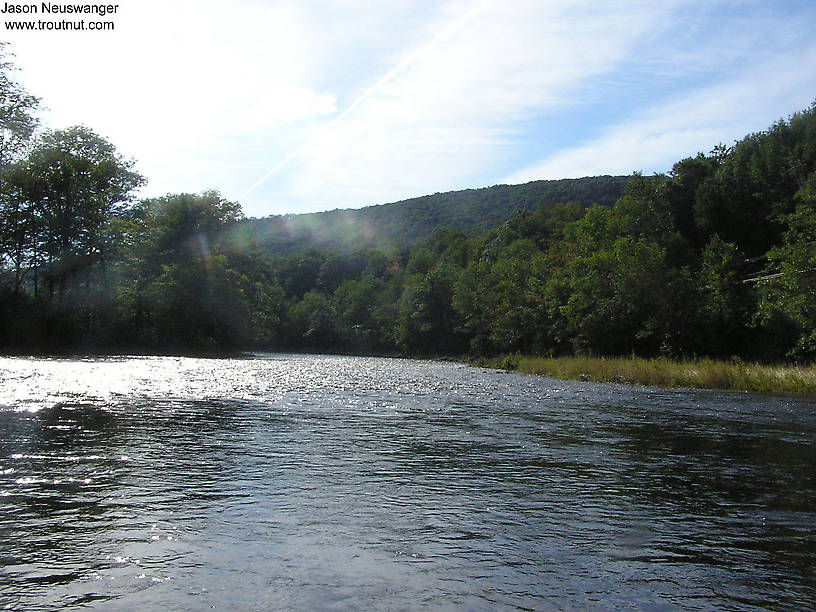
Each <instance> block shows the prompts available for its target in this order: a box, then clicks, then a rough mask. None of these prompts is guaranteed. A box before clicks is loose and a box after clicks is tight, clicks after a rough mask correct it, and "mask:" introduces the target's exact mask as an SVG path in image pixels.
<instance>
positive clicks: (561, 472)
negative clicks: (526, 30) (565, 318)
mask: <svg viewBox="0 0 816 612" xmlns="http://www.w3.org/2000/svg"><path fill="white" fill-rule="evenodd" d="M814 408H816V404H814V403H813V402H808V401H806V400H798V399H796V400H795V399H790V398H773V397H766V396H750V395H744V394H726V393H711V392H696V391H661V390H655V389H637V388H631V387H625V386H604V385H595V384H589V383H569V382H556V381H552V380H547V379H539V378H533V377H525V376H519V375H511V374H506V373H502V372H495V371H489V370H479V369H475V368H467V367H464V366H461V365H456V364H444V363H433V362H412V361H403V360H388V359H367V358H353V357H314V356H280V355H277V356H257V357H255V358H251V359H235V360H197V359H182V358H120V359H93V360H33V359H0V568H2V569H0V604H1V605H5V606H8V607H10V608H11V609H32V608H52V609H56V608H61V607H66V606H77V607H78V606H82V607H90V608H99V609H105V610H108V609H122V610H125V609H143V608H146V609H155V608H159V607H160V606H161V607H167V608H169V609H174V610H175V609H202V608H210V607H215V608H217V609H231V608H236V609H309V608H318V609H347V608H353V609H368V608H373V609H416V608H432V609H476V610H488V609H497V608H498V609H515V608H519V609H562V608H596V609H610V608H613V609H617V608H629V609H632V608H634V609H649V610H659V609H676V608H681V609H700V610H707V609H711V608H727V609H764V608H774V609H791V610H794V609H802V608H805V607H808V606H812V604H813V602H814V601H816V571H814V570H816V533H814V525H816V410H814Z"/></svg>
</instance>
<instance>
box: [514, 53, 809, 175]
mask: <svg viewBox="0 0 816 612" xmlns="http://www.w3.org/2000/svg"><path fill="white" fill-rule="evenodd" d="M814 65H816V45H814V46H812V47H810V48H809V49H805V50H803V51H802V52H801V53H799V54H797V55H795V56H793V57H788V58H781V59H780V61H777V62H770V63H767V64H766V65H764V66H760V67H752V68H751V69H750V70H749V71H746V72H744V73H743V74H741V75H739V76H738V77H736V78H734V79H732V80H729V81H728V82H725V83H721V84H717V85H713V86H708V87H704V88H701V89H699V90H696V91H693V92H689V93H685V94H684V95H682V96H680V97H679V98H676V99H672V100H671V101H668V102H661V103H659V104H657V105H654V106H651V107H649V108H644V109H640V110H639V112H638V113H637V116H636V117H634V118H630V119H627V120H626V121H623V122H621V123H619V124H616V125H613V126H610V127H608V128H607V129H606V130H604V131H603V133H602V134H601V135H599V136H597V137H594V138H591V139H589V140H588V141H587V142H584V143H581V144H578V145H576V146H573V147H566V148H564V149H561V150H559V151H557V152H554V153H553V154H552V155H550V156H548V157H546V158H544V159H542V160H540V161H538V162H536V163H534V164H531V165H529V166H527V167H524V168H522V169H520V170H516V171H514V172H512V173H510V174H509V175H508V176H506V177H505V178H504V179H503V181H502V182H506V183H524V182H527V181H532V180H538V179H556V178H571V177H582V176H593V175H599V174H630V173H632V172H635V171H645V172H647V173H650V172H665V171H668V170H669V169H670V168H671V166H672V164H673V163H674V162H676V161H678V160H679V159H681V158H682V157H686V156H693V155H696V154H697V153H698V152H704V153H707V152H709V151H710V150H711V149H712V148H713V147H714V146H715V145H718V144H725V145H731V144H733V143H734V141H735V140H737V139H739V138H741V137H743V136H745V135H746V134H747V133H749V132H753V131H757V130H761V129H764V128H766V127H768V126H769V125H770V124H771V123H773V122H774V121H776V120H778V119H781V118H784V117H783V115H784V114H787V113H785V112H784V111H785V110H796V109H802V108H806V107H807V106H808V105H809V104H810V102H812V100H813V98H814V96H816V72H814V70H813V67H814Z"/></svg>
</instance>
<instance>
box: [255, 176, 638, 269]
mask: <svg viewBox="0 0 816 612" xmlns="http://www.w3.org/2000/svg"><path fill="white" fill-rule="evenodd" d="M629 178H631V177H629V176H612V175H602V176H592V177H583V178H577V179H558V180H540V181H532V182H529V183H523V184H520V185H507V184H501V185H493V186H491V187H482V188H475V189H463V190H458V191H448V192H439V193H434V194H430V195H424V196H418V197H415V198H409V199H406V200H400V201H397V202H389V203H385V204H375V205H372V206H366V207H364V208H357V209H352V208H345V209H335V210H330V211H324V212H316V213H301V214H285V215H271V216H268V217H251V218H247V219H246V223H248V224H249V225H250V226H251V227H252V228H253V229H254V231H255V234H256V238H257V240H258V243H259V244H260V245H261V247H262V249H263V250H264V251H265V252H266V253H267V254H269V255H273V256H285V255H289V254H292V253H296V252H300V251H304V250H307V249H309V248H318V249H322V250H329V251H333V252H338V253H347V252H350V251H355V250H359V249H363V248H381V249H382V248H396V247H400V246H406V245H409V244H412V243H414V242H417V241H419V240H422V239H424V238H426V237H427V236H429V235H430V234H431V232H433V230H434V229H436V228H447V229H451V230H455V231H461V232H463V233H466V234H471V233H474V232H478V231H484V230H487V229H490V228H491V227H495V226H496V225H498V224H500V223H503V222H504V221H506V220H507V219H509V218H510V216H511V215H512V214H513V213H515V212H516V211H517V210H532V209H534V208H535V207H536V206H538V205H540V204H552V205H554V204H563V203H567V202H576V203H578V204H581V205H582V206H590V205H592V204H600V205H602V206H612V205H614V204H615V202H616V201H617V200H618V198H620V196H621V195H622V193H623V188H624V186H625V185H626V182H627V181H628V180H629Z"/></svg>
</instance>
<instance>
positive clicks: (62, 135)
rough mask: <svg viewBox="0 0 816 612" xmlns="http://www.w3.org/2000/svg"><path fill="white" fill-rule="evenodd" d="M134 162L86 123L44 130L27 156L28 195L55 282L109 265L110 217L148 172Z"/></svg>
mask: <svg viewBox="0 0 816 612" xmlns="http://www.w3.org/2000/svg"><path fill="white" fill-rule="evenodd" d="M132 168H133V162H132V161H130V160H126V159H125V158H123V157H122V156H121V155H120V154H119V153H118V152H117V151H116V148H115V147H114V146H113V144H111V143H110V142H108V141H107V140H105V139H104V138H102V137H100V136H98V135H97V134H95V133H94V132H92V131H91V130H89V129H88V128H85V127H81V126H80V127H73V128H69V129H67V130H57V131H49V132H46V133H45V134H43V136H42V137H40V139H39V140H38V142H37V143H36V145H35V146H34V148H33V150H32V151H31V153H30V154H29V156H28V158H27V159H26V162H25V168H24V171H25V174H26V175H27V181H26V183H25V192H26V197H27V198H28V200H29V201H30V202H31V203H32V205H33V206H34V207H35V208H36V210H37V214H38V216H39V219H40V224H41V226H40V231H41V239H40V240H41V243H42V252H43V255H44V257H45V258H46V260H47V261H46V264H47V270H46V272H47V274H48V276H49V278H50V281H51V283H50V288H51V289H52V290H53V286H54V284H56V285H57V288H58V289H59V297H60V300H59V301H60V303H61V302H62V297H63V294H64V292H65V289H66V284H67V281H68V280H69V279H70V278H71V277H72V276H75V275H77V274H78V273H79V272H80V271H82V270H83V269H84V268H87V267H89V266H92V265H94V264H96V263H102V264H103V265H104V263H105V260H106V255H107V254H106V253H105V251H104V248H105V245H106V240H105V236H104V231H105V229H106V227H107V222H108V220H109V219H110V218H111V216H113V215H114V214H115V213H116V212H118V209H119V207H121V206H122V205H124V204H126V203H128V202H129V201H130V200H131V197H132V192H133V190H134V189H135V188H136V187H138V186H139V185H141V184H142V183H143V180H144V179H143V178H142V177H141V176H140V175H139V174H138V173H136V172H134V171H133V169H132Z"/></svg>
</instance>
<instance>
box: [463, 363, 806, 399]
mask: <svg viewBox="0 0 816 612" xmlns="http://www.w3.org/2000/svg"><path fill="white" fill-rule="evenodd" d="M475 365H481V366H485V367H493V368H500V369H505V370H514V371H518V372H522V373H525V374H539V375H543V376H550V377H552V378H558V379H561V380H591V381H596V382H614V383H626V384H635V385H648V386H654V387H687V388H695V389H728V390H733V391H758V392H763V393H795V394H803V395H813V396H816V365H810V366H795V365H761V364H755V363H744V362H740V361H716V360H713V359H697V360H692V361H673V360H670V359H664V358H658V359H642V358H640V357H614V358H603V357H601V358H597V357H558V358H547V357H523V356H520V355H508V356H505V357H500V358H496V359H482V360H479V361H478V362H476V363H475Z"/></svg>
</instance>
